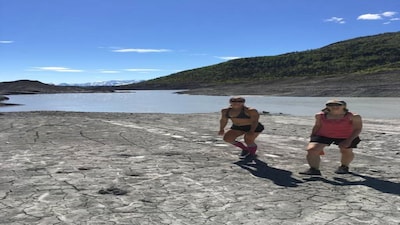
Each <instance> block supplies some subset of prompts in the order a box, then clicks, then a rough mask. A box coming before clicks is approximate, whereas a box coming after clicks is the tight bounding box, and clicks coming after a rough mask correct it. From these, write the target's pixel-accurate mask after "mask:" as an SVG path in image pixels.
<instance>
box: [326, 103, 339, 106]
mask: <svg viewBox="0 0 400 225" xmlns="http://www.w3.org/2000/svg"><path fill="white" fill-rule="evenodd" d="M326 106H342V104H338V103H329V104H326Z"/></svg>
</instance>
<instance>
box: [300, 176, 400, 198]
mask: <svg viewBox="0 0 400 225" xmlns="http://www.w3.org/2000/svg"><path fill="white" fill-rule="evenodd" d="M349 174H351V175H353V176H357V177H361V178H363V179H364V180H361V181H349V180H347V179H345V178H342V177H334V178H333V179H334V180H328V179H325V178H323V177H311V178H307V179H304V180H305V181H322V182H325V183H327V184H332V185H337V186H348V185H364V186H367V187H370V188H373V189H375V190H377V191H380V192H383V193H388V194H395V195H400V184H399V183H395V182H392V181H387V180H382V179H378V178H375V177H370V176H366V175H361V174H358V173H354V172H350V173H349Z"/></svg>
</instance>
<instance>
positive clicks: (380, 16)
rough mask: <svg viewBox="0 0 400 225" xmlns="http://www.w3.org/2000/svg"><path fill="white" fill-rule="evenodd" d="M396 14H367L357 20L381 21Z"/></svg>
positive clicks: (390, 12) (389, 12)
mask: <svg viewBox="0 0 400 225" xmlns="http://www.w3.org/2000/svg"><path fill="white" fill-rule="evenodd" d="M396 14H397V12H392V11H388V12H384V13H377V14H372V13H367V14H363V15H360V16H358V17H357V20H381V19H384V18H385V17H393V16H394V15H396Z"/></svg>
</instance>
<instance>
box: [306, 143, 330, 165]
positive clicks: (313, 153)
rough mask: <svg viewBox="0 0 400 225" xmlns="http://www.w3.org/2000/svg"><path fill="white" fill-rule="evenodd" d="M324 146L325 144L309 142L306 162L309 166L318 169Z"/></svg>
mask: <svg viewBox="0 0 400 225" xmlns="http://www.w3.org/2000/svg"><path fill="white" fill-rule="evenodd" d="M325 147H326V145H325V144H320V143H314V142H311V143H309V144H308V146H307V162H308V165H310V167H311V168H314V169H317V170H319V165H320V163H321V157H320V155H321V152H322V151H323V150H324V148H325Z"/></svg>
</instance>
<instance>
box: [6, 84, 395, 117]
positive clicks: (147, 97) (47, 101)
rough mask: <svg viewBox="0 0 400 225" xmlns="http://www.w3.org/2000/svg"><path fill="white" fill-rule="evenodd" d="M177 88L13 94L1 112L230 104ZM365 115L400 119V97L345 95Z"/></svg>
mask: <svg viewBox="0 0 400 225" xmlns="http://www.w3.org/2000/svg"><path fill="white" fill-rule="evenodd" d="M174 92H175V91H170V90H168V91H135V92H124V93H94V94H93V93H90V94H37V95H9V96H8V97H9V98H10V100H9V101H7V103H16V104H23V105H21V106H9V107H1V108H0V112H18V111H42V110H46V111H80V112H132V113H178V114H185V113H209V112H219V111H220V110H221V108H223V107H226V106H228V100H229V96H203V95H182V94H174ZM244 97H245V98H246V105H248V106H251V107H254V108H256V109H258V110H259V111H260V112H261V111H267V112H270V113H284V114H291V115H296V116H313V115H314V113H316V112H317V111H319V110H320V109H322V107H323V106H324V103H325V102H326V101H327V100H329V99H331V98H330V97H276V96H244ZM342 99H343V100H345V101H346V102H347V104H348V108H349V109H350V110H351V111H353V112H356V113H359V114H361V115H362V116H363V117H364V118H368V117H369V118H396V119H398V118H400V113H399V112H400V98H342Z"/></svg>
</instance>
